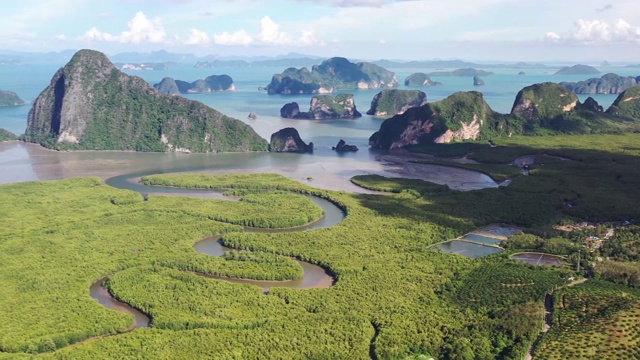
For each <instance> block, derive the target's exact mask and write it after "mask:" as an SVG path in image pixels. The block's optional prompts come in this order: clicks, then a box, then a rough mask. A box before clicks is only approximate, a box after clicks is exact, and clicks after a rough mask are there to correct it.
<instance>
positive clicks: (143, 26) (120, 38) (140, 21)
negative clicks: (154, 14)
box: [82, 11, 167, 44]
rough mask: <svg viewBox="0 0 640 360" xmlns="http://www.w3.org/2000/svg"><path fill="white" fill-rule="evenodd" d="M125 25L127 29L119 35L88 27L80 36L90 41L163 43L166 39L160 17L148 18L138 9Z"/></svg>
mask: <svg viewBox="0 0 640 360" xmlns="http://www.w3.org/2000/svg"><path fill="white" fill-rule="evenodd" d="M127 26H128V27H129V30H127V31H123V32H122V33H120V35H112V34H109V33H106V32H101V31H100V30H98V29H97V28H95V27H93V28H91V29H89V30H88V31H87V32H86V33H85V34H84V36H83V37H82V38H83V39H84V40H92V41H111V42H116V41H117V42H121V43H125V44H126V43H132V44H139V43H142V42H149V43H163V42H165V41H166V37H167V34H166V33H165V31H164V27H163V26H162V23H161V22H160V19H154V20H149V19H148V18H147V16H146V15H145V14H144V13H143V12H142V11H138V12H137V13H136V14H135V16H134V17H133V18H132V19H131V20H130V21H129V22H128V23H127Z"/></svg>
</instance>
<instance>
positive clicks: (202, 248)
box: [194, 236, 335, 292]
mask: <svg viewBox="0 0 640 360" xmlns="http://www.w3.org/2000/svg"><path fill="white" fill-rule="evenodd" d="M194 248H195V250H196V251H197V252H200V253H203V254H207V255H211V256H224V253H225V251H228V250H231V249H229V248H226V247H224V246H223V245H222V241H221V240H220V237H219V236H212V237H208V238H205V239H202V240H200V241H198V242H197V243H196V244H195V245H194ZM296 261H297V262H298V264H299V265H300V266H301V267H302V270H303V275H302V278H300V279H294V280H284V281H268V280H252V279H235V278H228V277H220V276H213V275H212V276H207V277H211V278H215V279H223V280H226V281H230V282H234V283H239V284H250V285H256V286H259V287H261V288H262V289H263V290H264V291H265V292H267V291H269V289H270V288H272V287H288V288H294V289H319V288H328V287H330V286H332V285H333V284H334V283H335V279H334V278H333V277H332V276H331V275H329V274H328V273H327V271H326V270H325V269H323V268H322V267H320V266H318V265H314V264H310V263H308V262H305V261H300V260H296Z"/></svg>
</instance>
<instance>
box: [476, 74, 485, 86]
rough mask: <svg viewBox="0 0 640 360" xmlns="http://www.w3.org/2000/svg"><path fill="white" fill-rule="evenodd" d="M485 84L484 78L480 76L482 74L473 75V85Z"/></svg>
mask: <svg viewBox="0 0 640 360" xmlns="http://www.w3.org/2000/svg"><path fill="white" fill-rule="evenodd" d="M482 85H484V80H482V78H480V76H474V77H473V86H482Z"/></svg>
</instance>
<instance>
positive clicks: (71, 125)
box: [24, 50, 267, 152]
mask: <svg viewBox="0 0 640 360" xmlns="http://www.w3.org/2000/svg"><path fill="white" fill-rule="evenodd" d="M24 139H25V140H26V141H30V142H35V143H39V144H41V145H42V146H45V147H48V148H53V149H63V150H136V151H178V152H221V151H258V150H262V151H264V150H266V149H267V142H266V141H265V140H264V139H262V138H261V137H259V136H258V135H257V134H256V133H255V131H253V129H252V128H251V127H250V126H249V125H246V124H245V123H243V122H242V121H240V120H237V119H233V118H230V117H228V116H226V115H224V114H222V113H220V112H218V111H216V110H214V109H212V108H210V107H208V106H206V105H204V104H202V103H200V102H196V101H192V100H188V99H185V98H182V97H177V96H171V95H164V94H160V93H158V92H157V91H156V89H154V88H153V87H152V86H151V85H149V84H148V83H147V82H146V81H144V80H143V79H141V78H139V77H136V76H129V75H127V74H125V73H123V72H121V71H120V70H118V69H117V68H116V67H114V66H113V64H112V63H111V62H110V61H109V59H107V57H106V56H105V55H104V54H102V53H100V52H98V51H93V50H80V51H78V52H77V53H76V54H75V55H74V56H73V58H72V59H71V61H69V63H68V64H67V65H65V66H64V67H63V68H61V69H60V70H58V72H57V73H56V74H55V75H54V76H53V78H52V79H51V84H50V85H49V86H48V87H47V88H46V89H44V90H43V91H42V93H41V94H40V95H39V96H38V98H37V99H36V100H35V101H34V104H33V108H32V109H31V111H30V112H29V117H28V120H27V129H26V131H25V137H24Z"/></svg>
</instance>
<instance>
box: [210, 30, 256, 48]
mask: <svg viewBox="0 0 640 360" xmlns="http://www.w3.org/2000/svg"><path fill="white" fill-rule="evenodd" d="M213 42H214V43H215V44H217V45H242V46H247V45H250V44H252V43H253V37H252V36H251V35H249V33H248V32H247V31H246V30H244V29H242V30H238V31H234V32H232V33H230V32H227V31H225V32H223V33H221V34H216V35H214V36H213Z"/></svg>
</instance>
